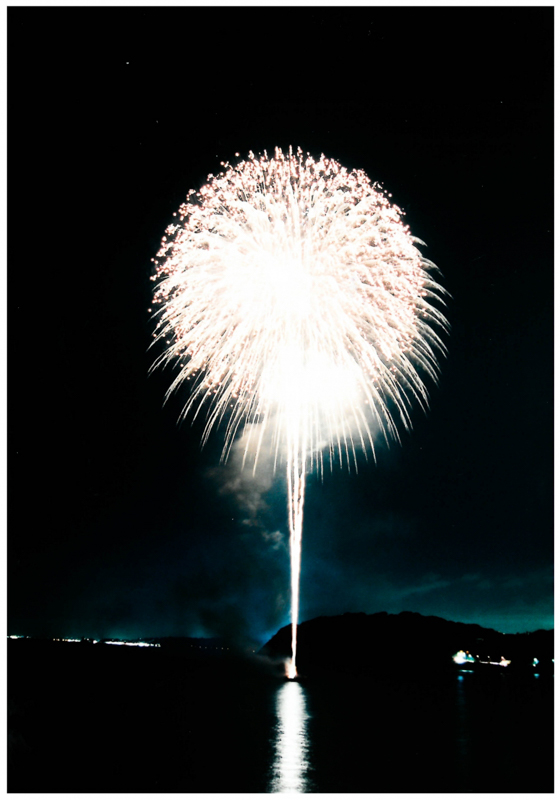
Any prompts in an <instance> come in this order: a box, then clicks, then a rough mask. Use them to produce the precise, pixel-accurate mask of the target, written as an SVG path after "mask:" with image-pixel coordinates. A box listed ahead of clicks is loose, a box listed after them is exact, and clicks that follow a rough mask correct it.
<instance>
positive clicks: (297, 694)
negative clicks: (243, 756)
mask: <svg viewBox="0 0 560 800" xmlns="http://www.w3.org/2000/svg"><path fill="white" fill-rule="evenodd" d="M276 716H277V722H276V725H275V727H274V762H273V764H272V769H271V778H270V783H269V788H268V791H269V792H282V793H290V792H295V793H300V792H308V791H311V781H310V778H309V775H308V772H309V767H310V765H309V754H308V751H309V740H308V735H307V720H308V719H309V714H308V713H307V709H306V702H305V692H304V690H303V688H302V687H301V685H300V684H299V683H297V682H295V681H286V683H283V684H282V685H281V686H280V688H279V689H278V692H277V694H276Z"/></svg>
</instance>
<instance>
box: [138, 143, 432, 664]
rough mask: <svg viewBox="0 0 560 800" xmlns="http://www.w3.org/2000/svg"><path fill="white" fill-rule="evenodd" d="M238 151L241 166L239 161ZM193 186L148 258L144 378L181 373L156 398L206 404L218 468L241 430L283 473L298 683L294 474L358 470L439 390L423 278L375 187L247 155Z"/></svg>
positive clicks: (299, 498)
mask: <svg viewBox="0 0 560 800" xmlns="http://www.w3.org/2000/svg"><path fill="white" fill-rule="evenodd" d="M236 155H238V154H236ZM222 167H223V172H221V173H220V174H219V175H218V176H213V175H209V176H208V183H207V184H206V185H205V186H203V187H202V188H201V189H200V191H199V192H195V191H194V190H191V191H190V192H189V194H188V196H187V200H186V202H185V203H184V204H183V205H182V206H181V208H180V209H179V211H178V213H177V214H175V215H174V216H175V217H176V220H175V221H174V222H173V224H171V225H169V227H168V228H167V230H166V235H165V236H164V237H163V239H162V244H161V248H160V250H159V252H158V254H157V258H155V259H153V260H154V262H155V265H156V266H155V274H154V275H153V276H152V279H153V280H155V281H157V285H156V288H155V292H154V302H155V303H156V304H157V305H158V306H159V308H158V310H157V313H156V317H157V319H158V321H157V325H156V329H155V332H154V337H155V340H156V341H157V340H164V341H165V342H166V347H165V350H164V352H163V354H162V355H161V356H160V357H159V358H158V359H157V361H156V363H155V364H154V367H156V366H158V365H160V364H165V363H168V362H170V361H173V362H176V363H177V364H178V372H177V375H176V377H175V379H174V381H173V383H172V384H171V386H170V388H169V390H168V395H169V394H170V393H171V392H172V391H174V390H175V389H177V388H178V387H179V386H181V385H182V384H183V383H184V382H185V381H191V384H192V388H191V392H190V396H189V399H188V402H187V403H186V405H185V407H184V409H183V416H185V415H186V414H187V413H188V412H189V411H190V410H192V409H194V411H195V416H196V415H197V414H198V413H199V411H200V410H201V408H202V407H203V406H205V407H206V408H207V422H206V426H205V429H204V434H203V442H204V441H206V439H207V437H208V435H209V433H210V431H211V430H212V429H213V428H214V427H216V426H217V425H219V424H220V423H221V422H222V421H223V422H224V425H225V443H224V449H223V458H224V459H225V458H227V455H228V453H229V451H230V448H231V445H232V443H233V441H234V439H235V436H236V434H237V432H238V431H239V430H240V429H242V430H245V431H246V433H247V434H248V436H247V437H246V439H247V446H246V449H245V456H247V454H248V448H249V446H250V445H251V448H252V451H254V452H256V456H255V463H254V468H256V465H257V462H258V458H259V453H260V452H261V451H262V449H263V447H265V446H266V447H268V448H271V450H272V453H273V454H274V468H276V466H277V464H278V463H280V462H282V463H285V464H286V467H287V481H288V506H289V527H290V553H291V580H292V659H291V663H290V665H289V671H288V674H289V676H290V677H295V675H296V667H295V663H296V633H297V621H298V615H299V570H300V563H301V538H302V527H303V501H304V492H305V476H306V473H307V472H309V471H310V470H311V469H312V468H313V467H316V468H317V469H318V470H319V471H320V473H321V474H322V472H323V465H324V460H325V454H327V455H328V462H329V464H330V467H331V468H332V465H333V461H334V460H337V461H339V462H341V463H342V462H347V463H348V466H349V467H350V465H351V464H352V463H354V464H356V450H357V448H360V449H363V450H364V451H367V450H368V449H371V451H372V452H373V453H374V437H375V436H376V435H377V434H378V433H381V434H382V435H383V436H384V437H385V439H386V440H388V439H389V438H394V439H398V431H397V424H401V425H402V426H403V427H404V428H405V429H408V428H409V427H410V424H411V422H410V416H409V409H410V407H411V406H412V404H413V402H414V401H416V402H418V403H419V404H420V406H422V407H423V408H424V409H425V408H427V403H428V395H427V391H426V388H425V385H424V379H423V378H424V377H428V378H430V379H432V380H434V381H435V380H437V376H438V363H437V355H438V354H443V353H444V350H445V348H444V345H443V343H442V341H441V338H440V336H439V335H438V333H437V331H438V330H442V331H443V330H445V329H446V328H447V322H446V319H445V317H444V315H443V314H442V312H441V311H440V310H438V308H437V306H435V305H434V304H433V303H434V301H436V303H437V302H438V301H439V302H440V303H441V300H442V297H443V295H444V294H445V292H444V290H443V289H442V288H441V287H440V286H439V285H438V283H437V282H436V281H435V280H434V279H433V278H432V277H431V273H432V272H434V271H435V270H436V268H435V266H434V265H433V264H432V263H431V262H430V261H427V260H426V259H424V258H423V257H422V255H421V254H420V252H419V250H418V249H417V246H416V245H418V244H423V243H422V242H420V240H418V239H416V238H414V237H413V236H412V235H411V234H410V232H409V229H408V226H405V225H404V224H403V222H402V219H401V217H402V212H401V211H400V209H399V208H397V207H396V206H395V205H392V204H391V202H390V200H389V199H388V198H389V197H391V195H388V194H387V192H386V191H385V190H383V189H382V188H381V187H380V186H379V185H378V184H372V183H371V181H370V180H369V178H368V177H367V175H366V174H365V173H364V172H363V171H361V170H353V171H351V172H349V171H347V170H346V169H345V168H344V167H342V166H341V165H340V164H339V163H338V162H336V161H333V160H332V159H329V158H326V157H325V156H323V155H322V156H321V157H320V159H319V160H318V161H315V160H314V159H313V158H312V157H311V156H309V154H307V155H305V154H304V153H303V152H302V151H301V150H300V149H298V150H297V151H296V152H295V153H294V152H293V151H292V149H291V148H290V150H289V152H288V154H285V153H283V152H282V150H280V149H279V148H276V150H275V155H274V157H273V158H269V157H268V156H267V154H266V152H264V154H263V155H261V156H258V157H257V156H255V155H254V154H253V153H249V156H248V158H247V160H244V161H243V160H242V161H240V162H239V163H238V164H237V165H236V166H230V165H229V164H227V163H222Z"/></svg>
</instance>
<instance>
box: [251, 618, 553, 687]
mask: <svg viewBox="0 0 560 800" xmlns="http://www.w3.org/2000/svg"><path fill="white" fill-rule="evenodd" d="M459 650H463V651H465V652H469V653H471V654H472V655H473V656H474V657H476V659H477V663H475V664H474V665H473V668H476V667H479V666H480V667H482V666H484V664H483V662H488V661H492V662H496V661H500V660H501V659H502V658H505V659H507V660H509V661H510V662H511V664H510V665H509V669H510V670H519V669H532V668H533V659H538V662H539V669H540V670H541V671H545V670H546V671H551V670H552V666H553V665H552V659H553V656H554V631H552V630H550V631H543V630H540V631H535V632H533V633H519V634H504V633H500V632H498V631H495V630H493V629H492V628H483V627H482V626H480V625H476V624H467V623H462V622H452V621H450V620H446V619H442V618H441V617H434V616H429V617H425V616H423V615H421V614H418V613H414V612H410V611H403V612H401V613H400V614H387V613H386V612H379V613H377V614H365V613H346V614H342V615H340V616H335V617H318V618H316V619H312V620H309V621H307V622H302V623H301V624H300V625H298V643H297V666H298V671H299V673H300V674H302V675H312V674H317V673H320V672H332V671H334V672H342V673H353V672H355V673H384V672H395V671H400V670H408V669H410V667H411V665H414V668H415V669H419V670H429V671H432V670H434V669H444V670H445V669H454V668H456V666H455V663H454V661H453V655H454V654H456V653H457V652H458V651H459ZM261 653H263V654H264V655H267V656H269V657H272V658H289V657H290V654H291V626H290V625H286V626H285V627H284V628H281V630H279V631H278V633H276V634H275V635H274V636H273V637H272V639H270V641H269V642H267V644H266V645H265V646H264V647H263V648H262V650H261Z"/></svg>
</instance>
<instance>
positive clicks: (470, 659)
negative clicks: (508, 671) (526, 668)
mask: <svg viewBox="0 0 560 800" xmlns="http://www.w3.org/2000/svg"><path fill="white" fill-rule="evenodd" d="M453 661H454V662H455V663H456V664H474V663H476V662H478V663H479V664H494V665H495V666H498V667H507V666H509V665H510V664H511V660H509V661H508V659H507V658H504V657H503V656H502V657H501V659H500V661H491V660H490V659H488V660H484V659H483V658H480V656H472V655H471V654H470V653H469V651H468V650H467V651H466V652H465V651H464V650H459V651H458V652H457V653H455V655H454V656H453Z"/></svg>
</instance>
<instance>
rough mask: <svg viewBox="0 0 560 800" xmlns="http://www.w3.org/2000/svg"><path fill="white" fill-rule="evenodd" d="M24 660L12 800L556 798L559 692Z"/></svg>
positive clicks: (517, 679)
mask: <svg viewBox="0 0 560 800" xmlns="http://www.w3.org/2000/svg"><path fill="white" fill-rule="evenodd" d="M9 645H10V648H9V652H8V683H9V692H8V712H9V743H10V748H9V761H8V790H9V791H11V792H218V793H240V792H243V793H247V792H249V793H251V792H285V791H296V792H337V793H348V792H350V793H357V792H360V793H363V792H413V793H415V792H507V793H510V792H552V791H553V788H554V787H553V686H552V685H553V678H552V677H551V676H544V675H543V676H535V675H533V674H531V673H527V674H514V673H508V672H507V670H501V669H499V668H496V670H493V669H492V668H488V671H486V672H484V671H480V672H476V673H475V672H459V671H456V672H455V671H450V672H449V673H443V674H440V675H426V674H418V675H415V673H414V669H413V668H411V670H410V672H409V673H406V674H405V675H404V676H401V677H400V678H398V679H397V678H396V677H393V678H389V677H386V678H379V677H378V678H376V679H373V678H368V677H365V676H359V677H358V676H348V675H347V676H340V675H336V674H334V673H331V674H329V675H323V676H321V677H320V678H315V679H311V678H309V679H308V680H306V681H304V682H302V683H292V682H287V681H285V680H282V679H281V678H279V677H278V676H277V675H274V674H273V673H272V671H271V670H269V669H268V668H267V667H266V665H265V664H263V663H260V664H255V663H253V662H251V661H246V662H243V661H240V660H236V659H230V660H228V659H227V658H226V659H223V658H222V659H221V660H220V659H214V660H209V661H208V662H205V661H201V662H196V663H195V662H192V661H190V660H189V659H185V658H181V657H171V656H169V655H166V654H164V653H163V652H162V651H160V650H156V649H153V650H148V649H142V650H139V649H137V648H123V647H120V648H119V647H110V646H107V645H81V644H62V643H60V644H58V645H57V646H52V645H51V646H48V645H47V644H43V646H37V643H31V642H25V641H22V642H20V641H16V642H10V643H9ZM12 645H15V647H13V646H12ZM34 645H35V646H34Z"/></svg>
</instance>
